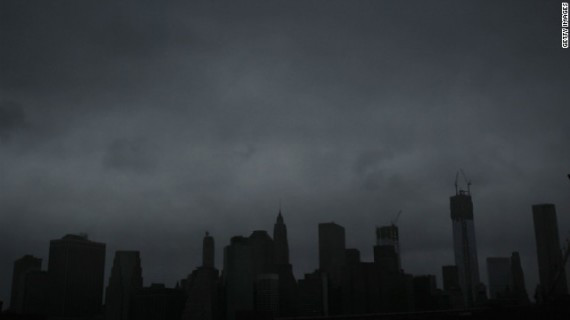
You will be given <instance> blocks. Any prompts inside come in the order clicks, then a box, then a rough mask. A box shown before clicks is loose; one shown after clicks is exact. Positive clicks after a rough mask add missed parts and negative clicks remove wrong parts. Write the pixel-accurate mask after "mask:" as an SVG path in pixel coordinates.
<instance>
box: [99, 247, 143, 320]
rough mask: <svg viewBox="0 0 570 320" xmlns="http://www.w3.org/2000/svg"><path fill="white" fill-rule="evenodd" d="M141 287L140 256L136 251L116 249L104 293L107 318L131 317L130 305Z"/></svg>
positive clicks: (114, 319)
mask: <svg viewBox="0 0 570 320" xmlns="http://www.w3.org/2000/svg"><path fill="white" fill-rule="evenodd" d="M142 287H143V278H142V268H141V258H140V253H139V252H138V251H117V252H115V259H114V260H113V268H112V269H111V277H110V278H109V285H108V286H107V291H106V294H105V318H106V319H107V320H127V319H132V315H131V314H130V311H131V305H132V300H133V297H134V295H135V294H136V292H137V290H139V289H141V288H142Z"/></svg>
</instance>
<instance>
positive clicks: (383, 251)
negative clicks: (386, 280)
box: [374, 245, 400, 274]
mask: <svg viewBox="0 0 570 320" xmlns="http://www.w3.org/2000/svg"><path fill="white" fill-rule="evenodd" d="M374 264H376V266H377V267H378V269H379V270H380V272H382V273H384V274H399V273H400V268H399V264H398V254H397V253H396V248H394V246H392V245H382V246H374Z"/></svg>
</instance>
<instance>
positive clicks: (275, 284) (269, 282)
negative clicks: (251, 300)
mask: <svg viewBox="0 0 570 320" xmlns="http://www.w3.org/2000/svg"><path fill="white" fill-rule="evenodd" d="M255 311H256V313H257V314H258V315H260V316H264V317H267V318H268V319H273V318H274V317H276V316H277V315H279V275H278V274H274V273H265V274H260V275H258V276H257V277H256V279H255Z"/></svg>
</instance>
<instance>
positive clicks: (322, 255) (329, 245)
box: [319, 222, 346, 285]
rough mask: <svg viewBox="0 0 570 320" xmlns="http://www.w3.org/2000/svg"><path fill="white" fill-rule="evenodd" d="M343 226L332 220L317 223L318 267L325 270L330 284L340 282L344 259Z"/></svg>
mask: <svg viewBox="0 0 570 320" xmlns="http://www.w3.org/2000/svg"><path fill="white" fill-rule="evenodd" d="M345 250H346V244H345V234H344V228H343V227H342V226H339V225H338V224H336V223H334V222H330V223H320V224H319V269H320V270H321V271H323V272H325V273H326V274H327V275H328V276H329V278H330V280H331V284H333V285H338V284H340V282H341V273H342V268H343V267H344V265H345V259H346V252H345Z"/></svg>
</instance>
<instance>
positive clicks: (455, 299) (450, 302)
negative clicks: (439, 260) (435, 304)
mask: <svg viewBox="0 0 570 320" xmlns="http://www.w3.org/2000/svg"><path fill="white" fill-rule="evenodd" d="M441 273H442V278H443V291H444V295H445V296H446V297H447V301H446V302H445V303H443V304H445V305H446V306H447V307H448V308H449V309H458V308H462V307H463V306H464V305H465V301H464V300H463V294H462V293H461V286H460V285H459V271H458V270H457V266H443V267H441Z"/></svg>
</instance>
